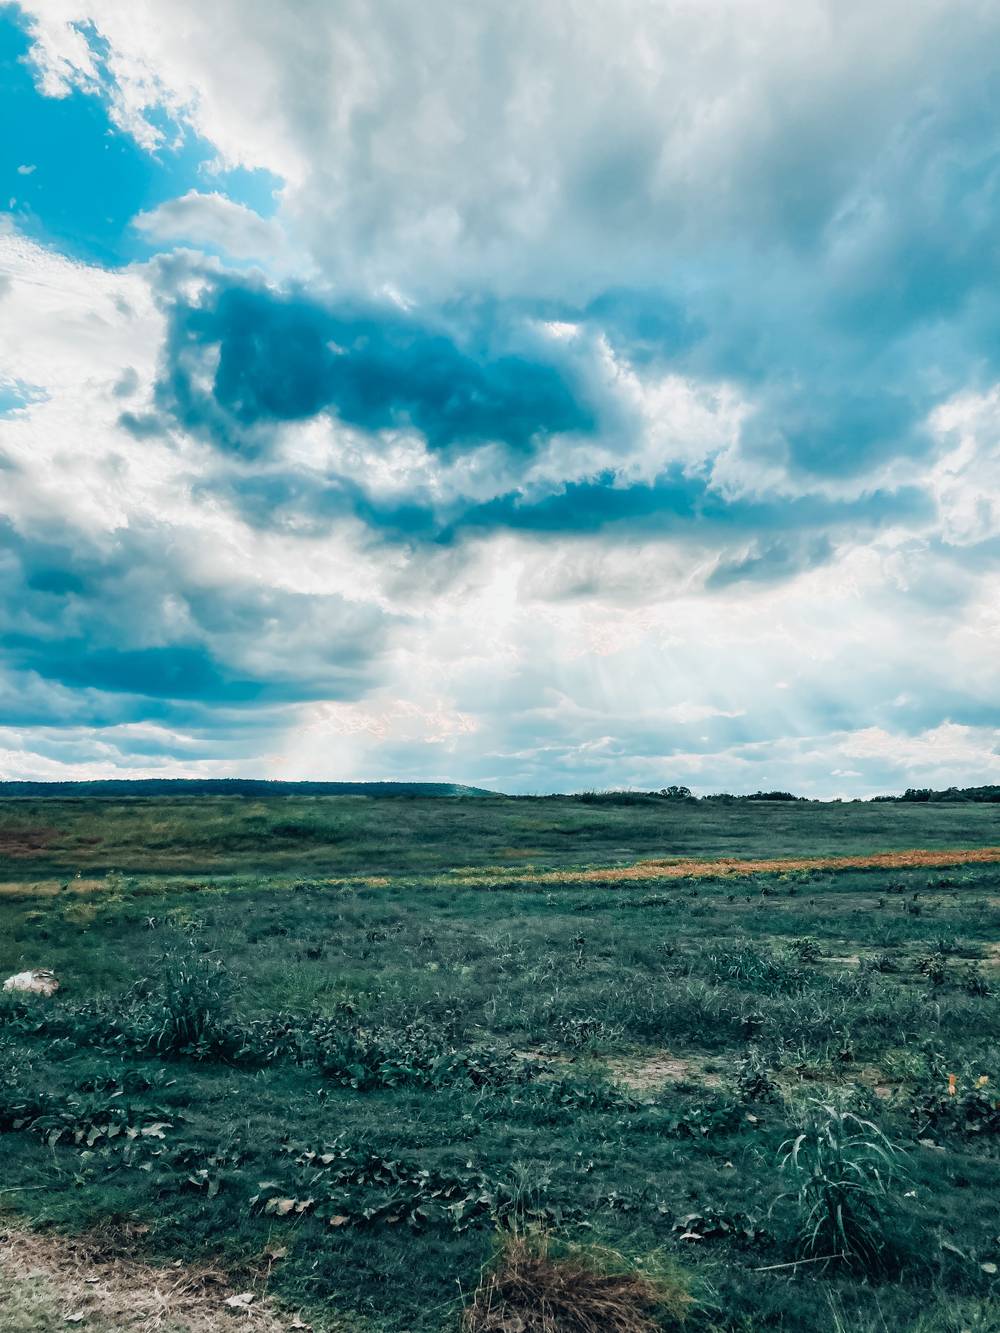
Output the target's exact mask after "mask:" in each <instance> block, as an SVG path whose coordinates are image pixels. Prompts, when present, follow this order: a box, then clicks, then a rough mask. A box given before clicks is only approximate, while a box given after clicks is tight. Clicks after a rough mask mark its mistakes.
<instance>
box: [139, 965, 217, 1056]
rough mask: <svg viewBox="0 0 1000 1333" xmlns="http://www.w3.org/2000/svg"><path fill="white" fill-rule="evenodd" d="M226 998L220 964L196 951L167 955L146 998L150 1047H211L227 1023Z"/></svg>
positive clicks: (175, 1050)
mask: <svg viewBox="0 0 1000 1333" xmlns="http://www.w3.org/2000/svg"><path fill="white" fill-rule="evenodd" d="M227 1001H228V993H227V987H226V983H225V975H224V973H223V970H222V967H221V965H220V964H218V963H216V962H212V961H210V960H207V959H203V958H200V957H197V956H196V955H194V954H185V953H175V954H170V955H168V956H167V958H166V959H165V966H164V969H163V973H162V976H161V978H160V979H159V984H158V985H157V987H156V989H155V991H154V992H153V994H152V995H151V996H150V998H149V1000H148V1001H147V1007H146V1016H147V1021H148V1023H149V1032H150V1035H149V1045H150V1047H151V1048H152V1049H153V1050H155V1051H158V1052H160V1053H161V1054H164V1055H167V1054H171V1055H179V1054H190V1053H192V1052H198V1051H204V1050H206V1049H208V1048H210V1047H212V1046H213V1045H215V1044H216V1041H217V1038H218V1037H219V1035H220V1034H221V1032H222V1030H223V1028H224V1026H225V1023H226V1019H227V1016H228V1015H227V1009H228V1005H227Z"/></svg>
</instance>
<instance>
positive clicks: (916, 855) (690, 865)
mask: <svg viewBox="0 0 1000 1333" xmlns="http://www.w3.org/2000/svg"><path fill="white" fill-rule="evenodd" d="M997 862H1000V847H969V848H959V847H954V848H950V849H949V850H948V851H927V850H920V849H913V850H911V851H905V852H874V853H871V854H869V855H857V856H788V857H771V858H768V859H766V860H757V861H744V860H740V859H738V858H737V857H725V858H723V859H721V860H717V861H710V860H695V859H692V858H689V859H687V860H675V859H666V858H664V859H661V860H654V861H637V862H636V863H635V864H634V865H630V866H611V867H608V868H607V869H604V870H595V869H587V870H543V871H538V872H536V873H531V872H527V873H525V872H524V871H513V872H511V873H513V874H514V875H516V877H517V878H518V879H523V880H530V881H531V883H533V884H566V883H574V884H577V883H581V882H582V883H587V882H588V881H590V882H593V881H600V882H602V883H603V882H605V881H607V880H615V881H617V880H625V881H628V880H644V879H708V878H714V877H715V876H718V875H755V874H760V873H769V874H770V873H779V874H780V873H781V872H782V871H785V870H867V869H872V870H876V869H877V870H910V869H920V868H927V869H931V868H934V867H941V866H960V865H972V864H976V865H980V864H993V863H997ZM505 869H506V868H505ZM493 873H494V874H495V872H493ZM463 878H465V877H463ZM489 878H490V876H487V875H474V876H473V875H470V876H468V879H467V881H466V882H479V881H486V880H488V879H489Z"/></svg>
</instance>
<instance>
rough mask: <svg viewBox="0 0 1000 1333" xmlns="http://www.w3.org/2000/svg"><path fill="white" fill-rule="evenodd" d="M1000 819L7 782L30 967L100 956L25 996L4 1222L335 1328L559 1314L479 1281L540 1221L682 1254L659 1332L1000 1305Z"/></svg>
mask: <svg viewBox="0 0 1000 1333" xmlns="http://www.w3.org/2000/svg"><path fill="white" fill-rule="evenodd" d="M996 847H1000V807H998V806H991V805H965V804H960V803H954V804H934V803H922V804H894V803H871V804H858V803H844V804H836V803H835V804H827V805H823V804H814V803H788V802H732V803H727V802H722V801H702V802H685V801H647V802H638V803H626V802H621V803H618V802H615V801H594V800H590V801H587V800H581V799H572V798H544V799H532V798H517V799H508V798H500V797H468V798H454V799H446V798H439V799H421V798H412V799H410V798H392V799H389V798H386V799H370V798H366V797H328V796H315V797H313V796H302V795H296V796H288V797H267V798H262V799H256V798H253V799H240V798H231V797H198V798H186V797H177V798H167V797H162V798H150V799H147V798H140V799H132V800H130V799H118V798H114V799H109V800H93V799H83V800H73V799H51V800H45V799H41V798H34V797H31V798H25V799H20V800H9V801H6V802H4V803H3V804H2V805H0V977H6V976H8V975H10V974H11V973H14V972H16V971H20V970H21V969H23V968H30V967H47V968H51V969H53V970H54V971H55V973H56V974H57V976H58V977H59V979H60V982H61V989H60V990H59V992H58V994H57V995H56V996H54V997H52V998H50V999H44V998H35V997H26V996H16V995H5V996H3V997H0V1163H2V1169H0V1212H2V1213H3V1218H2V1219H0V1220H6V1221H7V1222H8V1223H17V1224H18V1225H21V1224H26V1225H30V1226H31V1227H34V1228H42V1229H45V1230H46V1231H49V1232H52V1233H60V1232H62V1233H67V1234H74V1235H76V1234H84V1233H85V1234H86V1235H88V1236H90V1237H93V1236H95V1235H98V1236H100V1237H102V1243H103V1244H104V1245H105V1247H106V1249H107V1250H108V1251H109V1252H112V1253H113V1252H115V1251H116V1250H118V1251H120V1252H121V1253H123V1254H124V1253H126V1252H127V1253H129V1254H130V1255H132V1256H133V1257H139V1258H142V1259H143V1260H146V1261H149V1262H152V1263H173V1262H174V1261H177V1260H181V1261H182V1262H190V1263H192V1264H196V1265H197V1264H205V1263H211V1264H212V1265H215V1266H217V1267H218V1268H219V1269H221V1270H223V1271H224V1272H225V1273H227V1274H229V1275H230V1276H231V1278H232V1280H233V1281H234V1282H235V1283H236V1287H237V1289H238V1290H249V1291H254V1292H258V1293H261V1294H262V1293H263V1292H264V1291H265V1290H266V1291H267V1292H268V1293H269V1294H270V1296H271V1297H273V1299H274V1301H275V1302H277V1303H278V1305H279V1307H280V1308H282V1309H284V1310H286V1311H288V1312H289V1319H290V1320H291V1319H292V1318H296V1319H297V1321H298V1326H302V1325H303V1324H306V1323H308V1324H310V1325H311V1326H312V1327H313V1328H314V1329H315V1330H317V1331H319V1330H327V1331H328V1333H332V1330H335V1329H345V1330H367V1331H369V1333H376V1331H378V1333H389V1331H390V1330H392V1331H393V1333H403V1331H404V1330H410V1331H411V1333H417V1331H418V1330H419V1331H421V1333H423V1331H424V1330H427V1331H431V1330H433V1331H434V1333H437V1331H439V1330H440V1331H442V1333H443V1330H453V1331H454V1330H458V1329H459V1328H461V1327H462V1321H463V1317H464V1319H465V1323H466V1326H467V1327H468V1328H471V1329H474V1330H481V1329H483V1330H484V1329H488V1328H494V1329H496V1330H497V1333H500V1330H504V1333H519V1326H518V1325H517V1324H516V1323H515V1322H513V1320H512V1319H511V1320H508V1321H507V1323H506V1324H504V1323H503V1322H502V1321H501V1320H499V1319H496V1320H494V1322H493V1323H492V1324H491V1323H490V1322H489V1319H490V1317H491V1316H490V1315H489V1314H487V1315H486V1316H484V1317H483V1318H482V1319H480V1317H479V1316H480V1307H482V1305H483V1298H482V1292H480V1297H479V1298H477V1296H476V1291H477V1286H479V1284H480V1282H481V1279H482V1275H483V1273H484V1271H485V1272H486V1273H487V1275H488V1274H489V1272H490V1271H491V1270H490V1264H491V1262H493V1259H494V1256H495V1255H496V1254H497V1253H498V1251H503V1250H504V1248H505V1247H506V1250H507V1252H508V1254H509V1252H510V1249H511V1246H512V1244H513V1245H515V1246H516V1245H517V1244H522V1243H523V1244H527V1245H529V1246H534V1247H535V1249H536V1251H538V1250H545V1252H546V1253H548V1252H549V1251H550V1250H551V1252H552V1253H559V1254H563V1255H566V1254H568V1255H570V1256H576V1257H577V1258H579V1257H580V1256H584V1257H586V1256H593V1255H598V1254H599V1255H604V1256H606V1255H607V1254H608V1253H611V1252H613V1253H614V1255H615V1256H616V1257H615V1262H616V1263H617V1264H619V1265H624V1266H625V1267H627V1268H628V1270H629V1271H630V1272H631V1273H633V1274H635V1273H638V1274H645V1275H650V1274H658V1275H666V1277H665V1278H664V1279H663V1280H664V1282H665V1283H666V1286H665V1287H664V1290H667V1289H668V1288H669V1290H670V1291H672V1292H673V1293H674V1294H675V1295H676V1294H677V1293H681V1294H682V1296H683V1299H681V1298H679V1297H678V1299H675V1300H673V1301H672V1302H671V1301H665V1302H664V1303H663V1305H662V1307H658V1308H657V1309H656V1310H653V1311H652V1313H650V1315H649V1320H650V1322H649V1323H648V1324H647V1325H645V1326H646V1327H649V1328H675V1327H680V1326H681V1321H682V1320H683V1327H685V1328H687V1329H690V1330H695V1331H697V1330H705V1331H706V1333H707V1331H708V1330H718V1331H721V1330H727V1331H731V1333H737V1331H739V1333H751V1331H752V1330H764V1329H779V1330H787V1331H788V1333H791V1331H792V1330H796V1331H798V1330H802V1331H803V1333H805V1331H806V1330H817V1329H830V1330H852V1331H854V1330H858V1331H859V1333H867V1331H868V1330H871V1331H872V1333H874V1331H875V1330H897V1329H905V1330H914V1331H915V1333H959V1330H964V1329H969V1330H976V1333H982V1331H983V1330H1000V1276H998V1272H997V1270H998V1267H1000V1206H998V1203H997V1200H998V1199H1000V860H998V862H997V863H993V862H991V861H989V860H978V861H976V860H967V859H966V858H965V857H964V856H963V853H965V852H973V851H975V850H976V849H983V848H996ZM914 849H922V850H927V851H928V852H931V851H936V852H938V853H941V854H942V855H940V856H938V857H936V858H928V863H927V864H921V863H920V858H910V863H904V864H901V865H887V864H874V865H864V864H855V865H843V864H840V865H833V866H830V865H823V864H812V865H810V864H805V865H803V864H801V862H802V861H803V860H804V861H806V862H810V861H812V862H817V863H819V862H822V861H823V860H824V859H828V858H845V857H847V858H849V857H853V858H855V859H857V860H859V861H861V860H863V859H864V858H865V857H867V856H870V855H871V856H874V855H876V854H880V853H886V852H900V853H902V852H907V851H912V850H914ZM997 856H998V858H1000V852H998V853H997ZM786 858H787V859H796V860H797V861H799V863H800V864H798V865H797V866H795V867H794V868H783V867H782V866H780V865H774V864H773V862H774V861H775V860H778V861H780V860H782V859H786ZM733 860H735V861H744V862H746V863H747V864H746V865H744V866H742V867H741V866H739V865H734V864H732V861H733ZM761 861H766V862H767V863H769V864H768V865H767V866H766V867H765V868H754V866H753V864H752V863H753V862H761ZM719 862H725V864H719ZM699 863H700V864H699ZM512 1237H513V1238H515V1239H514V1240H513V1241H512V1240H511V1238H512ZM546 1247H548V1248H546ZM588 1262H590V1260H589V1259H588ZM602 1262H605V1260H602ZM484 1280H485V1281H488V1277H487V1279H484ZM0 1301H2V1292H0ZM2 1309H3V1307H2V1304H0V1314H2ZM463 1312H464V1316H463ZM476 1320H479V1322H476ZM55 1326H56V1325H53V1327H55ZM81 1326H82V1327H85V1326H86V1325H85V1324H82V1325H81ZM288 1326H289V1327H295V1326H296V1325H295V1324H294V1323H289V1325H288ZM26 1327H27V1325H26ZM38 1327H42V1325H39V1326H38ZM539 1327H540V1325H539ZM553 1327H554V1328H556V1327H557V1328H560V1329H561V1328H563V1327H565V1328H566V1329H570V1328H577V1327H583V1325H582V1324H580V1325H576V1324H568V1323H567V1324H565V1325H558V1326H553ZM608 1327H611V1325H610V1324H609V1325H608ZM623 1327H624V1325H623ZM628 1327H635V1328H637V1329H638V1328H640V1327H643V1325H640V1324H638V1323H637V1324H635V1325H629V1326H628ZM523 1329H524V1330H527V1333H530V1327H529V1326H528V1325H527V1324H525V1325H523Z"/></svg>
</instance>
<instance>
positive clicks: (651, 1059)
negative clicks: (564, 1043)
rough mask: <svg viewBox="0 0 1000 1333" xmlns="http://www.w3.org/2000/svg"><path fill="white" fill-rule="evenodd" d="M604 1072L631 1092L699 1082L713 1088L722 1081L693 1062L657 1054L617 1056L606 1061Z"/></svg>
mask: <svg viewBox="0 0 1000 1333" xmlns="http://www.w3.org/2000/svg"><path fill="white" fill-rule="evenodd" d="M607 1067H608V1072H609V1073H610V1074H611V1075H612V1077H613V1078H615V1079H617V1081H618V1082H619V1083H624V1084H625V1086H626V1087H627V1088H628V1089H630V1091H632V1092H657V1091H658V1090H659V1089H660V1088H663V1087H666V1085H667V1084H668V1083H701V1084H703V1085H704V1086H705V1087H707V1088H717V1087H719V1086H720V1085H721V1083H722V1080H721V1079H720V1078H719V1076H718V1074H710V1073H708V1072H707V1071H706V1070H705V1069H704V1068H703V1067H702V1066H701V1065H699V1063H698V1061H697V1060H690V1059H689V1060H685V1059H681V1057H680V1056H676V1055H671V1054H670V1053H669V1051H658V1052H657V1053H656V1054H655V1055H649V1056H631V1057H627V1056H626V1057H621V1058H618V1059H614V1060H609V1061H608V1062H607Z"/></svg>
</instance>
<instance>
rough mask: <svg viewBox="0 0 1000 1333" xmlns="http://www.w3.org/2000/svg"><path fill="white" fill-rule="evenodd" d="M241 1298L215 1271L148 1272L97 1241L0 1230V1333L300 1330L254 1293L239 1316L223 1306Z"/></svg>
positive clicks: (268, 1332) (277, 1332)
mask: <svg viewBox="0 0 1000 1333" xmlns="http://www.w3.org/2000/svg"><path fill="white" fill-rule="evenodd" d="M240 1294H241V1293H240V1292H239V1291H235V1290H234V1288H232V1287H231V1286H230V1285H229V1283H228V1280H227V1278H226V1277H225V1275H224V1274H222V1273H220V1272H218V1271H217V1270H215V1269H211V1268H193V1267H183V1266H181V1265H179V1264H178V1265H175V1266H174V1267H171V1268H155V1267H153V1266H151V1265H149V1264H143V1263H139V1262H137V1261H136V1260H134V1259H130V1258H127V1257H125V1256H124V1255H123V1254H121V1253H115V1252H113V1251H112V1250H111V1248H110V1247H109V1245H108V1244H107V1243H106V1242H105V1243H102V1242H101V1241H100V1240H99V1239H98V1238H96V1237H91V1238H89V1239H88V1238H72V1239H70V1238H68V1237H65V1236H52V1235H37V1234H34V1233H32V1232H29V1231H22V1230H19V1229H16V1228H13V1227H9V1226H4V1225H3V1224H2V1223H0V1328H2V1329H4V1330H5V1331H11V1333H22V1330H23V1331H24V1333H38V1331H39V1330H41V1329H47V1328H80V1329H87V1330H91V1333H119V1331H120V1333H222V1330H229V1333H233V1330H234V1329H239V1328H246V1329H250V1330H252V1331H253V1333H280V1331H281V1330H285V1329H290V1328H294V1327H299V1328H302V1329H305V1328H306V1327H307V1326H306V1325H305V1324H304V1323H302V1322H301V1321H298V1322H296V1320H295V1317H294V1316H292V1315H287V1316H285V1317H282V1316H280V1315H279V1314H278V1313H277V1312H276V1311H275V1310H274V1309H273V1307H271V1306H270V1304H269V1303H268V1302H267V1300H266V1299H265V1298H264V1296H263V1293H262V1292H259V1291H258V1292H255V1293H254V1294H253V1299H252V1300H251V1301H250V1302H249V1303H247V1305H246V1308H245V1309H244V1308H241V1307H239V1306H238V1307H237V1308H236V1309H235V1310H234V1309H233V1308H231V1307H229V1306H227V1305H226V1304H225V1302H226V1300H227V1298H229V1297H231V1296H233V1295H240Z"/></svg>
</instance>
